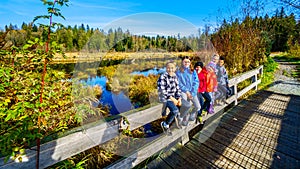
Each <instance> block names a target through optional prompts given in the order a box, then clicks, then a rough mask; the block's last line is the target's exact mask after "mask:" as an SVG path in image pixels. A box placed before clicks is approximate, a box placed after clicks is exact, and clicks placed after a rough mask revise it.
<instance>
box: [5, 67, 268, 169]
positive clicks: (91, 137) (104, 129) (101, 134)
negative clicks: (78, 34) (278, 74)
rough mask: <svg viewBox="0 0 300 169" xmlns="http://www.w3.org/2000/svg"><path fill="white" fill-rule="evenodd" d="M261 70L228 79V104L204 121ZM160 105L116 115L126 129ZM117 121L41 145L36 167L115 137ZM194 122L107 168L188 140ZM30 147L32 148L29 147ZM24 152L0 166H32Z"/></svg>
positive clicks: (32, 156)
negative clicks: (23, 158)
mask: <svg viewBox="0 0 300 169" xmlns="http://www.w3.org/2000/svg"><path fill="white" fill-rule="evenodd" d="M262 72H263V66H260V67H258V68H256V69H254V70H251V71H248V72H246V73H243V74H241V75H238V76H236V77H234V78H232V79H230V80H229V85H230V87H233V89H234V95H232V96H231V97H229V98H228V99H227V101H226V102H227V103H228V104H224V105H222V106H217V107H216V108H215V111H216V112H217V113H215V114H214V115H208V116H206V119H205V120H206V121H207V122H209V121H212V120H213V119H214V118H215V117H216V115H217V114H219V113H221V112H222V110H223V109H224V108H225V107H226V106H228V105H230V104H231V103H233V104H234V105H237V104H238V99H239V98H240V97H241V96H242V95H244V94H245V93H247V92H248V91H250V90H251V89H255V90H257V86H258V84H259V83H261V79H260V78H261V77H262ZM247 79H251V80H252V83H251V84H250V85H248V86H247V87H245V88H244V89H242V90H240V91H238V84H239V83H241V82H243V81H244V80H247ZM161 108H162V105H161V104H158V105H155V106H153V107H150V108H149V109H145V110H142V111H138V112H125V113H122V114H120V115H119V116H122V117H125V118H126V119H127V120H128V121H129V123H130V130H134V129H136V128H138V127H141V126H143V125H145V124H148V123H151V122H153V121H155V120H157V119H160V118H161ZM120 120H121V119H120V118H116V119H114V120H110V121H100V122H97V123H95V124H93V125H92V126H91V127H89V128H84V130H83V129H82V128H81V129H78V131H75V132H73V133H71V134H69V135H67V136H64V137H61V138H58V139H56V140H53V141H50V142H47V143H45V144H42V145H41V153H40V157H39V158H40V161H41V162H40V168H45V167H48V166H51V165H53V164H55V163H58V162H60V161H62V160H65V159H67V158H68V157H71V156H73V155H76V154H79V153H80V152H83V151H85V150H87V149H90V148H92V147H94V146H97V145H100V144H103V143H105V142H107V141H109V140H111V139H113V138H115V137H117V136H119V135H120V132H119V126H120ZM198 125H199V124H195V123H193V124H191V125H189V126H187V127H186V128H184V129H175V130H174V131H173V135H172V136H166V135H160V136H159V137H156V138H154V139H149V140H150V142H146V143H145V145H144V146H142V147H141V148H138V149H137V150H136V151H134V152H132V153H129V154H127V155H126V157H124V158H122V159H120V160H119V161H117V162H115V163H113V164H111V165H110V166H108V167H107V168H122V169H123V168H132V167H134V166H137V165H138V164H139V163H141V162H143V161H144V160H146V159H147V158H149V157H151V156H152V155H154V154H156V153H158V152H159V151H161V150H162V149H164V148H165V147H167V146H169V145H170V144H172V143H174V142H181V143H182V144H185V143H187V142H188V141H189V132H190V131H191V130H193V129H194V128H195V127H197V126H198ZM34 148H35V147H33V148H32V149H34ZM26 155H27V157H28V161H27V162H22V163H16V162H14V161H12V160H9V161H8V162H6V163H5V162H4V158H1V160H0V168H6V169H9V168H35V160H36V152H35V151H34V150H26Z"/></svg>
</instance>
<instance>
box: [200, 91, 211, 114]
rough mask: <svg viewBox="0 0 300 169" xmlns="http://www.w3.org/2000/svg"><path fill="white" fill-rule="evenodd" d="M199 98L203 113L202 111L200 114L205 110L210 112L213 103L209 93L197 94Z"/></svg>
mask: <svg viewBox="0 0 300 169" xmlns="http://www.w3.org/2000/svg"><path fill="white" fill-rule="evenodd" d="M197 96H198V99H199V102H200V105H201V111H200V113H201V112H202V111H203V110H206V111H208V108H209V104H210V102H211V97H210V95H209V93H208V92H204V93H197Z"/></svg>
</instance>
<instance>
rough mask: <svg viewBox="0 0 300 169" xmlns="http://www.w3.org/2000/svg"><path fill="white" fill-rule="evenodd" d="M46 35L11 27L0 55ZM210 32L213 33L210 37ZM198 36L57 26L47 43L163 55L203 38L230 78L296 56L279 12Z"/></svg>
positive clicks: (296, 37) (296, 35)
mask: <svg viewBox="0 0 300 169" xmlns="http://www.w3.org/2000/svg"><path fill="white" fill-rule="evenodd" d="M46 32H47V29H44V28H43V26H40V25H39V26H38V25H36V24H26V23H23V24H22V26H21V28H18V27H17V26H16V25H15V26H14V25H12V24H10V25H9V26H5V30H2V31H0V49H3V50H10V49H11V47H12V46H15V47H22V46H23V45H24V44H26V43H27V41H28V40H33V39H35V38H43V39H46V38H47V33H46ZM209 32H213V33H209ZM200 33H201V31H200V30H199V36H189V37H180V34H178V35H177V36H167V37H165V36H159V35H157V36H154V37H149V36H144V35H140V36H138V35H132V34H131V33H130V32H129V30H125V31H124V30H122V29H121V28H118V29H115V30H113V29H109V30H108V32H104V31H103V30H101V29H99V28H96V29H94V28H90V27H89V26H88V25H84V24H82V25H80V26H77V25H75V26H74V27H71V26H67V27H65V26H61V27H59V28H57V29H56V30H52V33H51V35H52V40H53V41H56V42H58V44H60V45H61V46H62V48H63V50H64V51H65V52H76V51H80V50H82V49H84V48H85V49H87V50H90V51H95V52H105V51H116V52H137V51H147V50H157V51H159V50H162V51H168V52H183V51H193V50H194V51H195V50H197V49H201V48H203V46H201V45H204V44H203V43H202V44H201V42H202V41H204V40H205V39H206V38H207V37H209V39H210V41H211V42H212V43H213V45H214V47H215V49H216V50H217V52H218V53H219V54H220V55H223V56H225V58H226V63H227V65H228V67H229V72H230V73H231V74H236V73H239V72H243V71H247V70H249V69H251V68H253V67H257V66H258V65H259V64H262V63H263V62H264V61H265V60H266V56H268V55H269V54H270V53H271V52H277V51H281V52H290V53H292V54H293V55H295V56H299V50H300V49H299V48H300V47H299V42H300V22H299V21H297V20H296V19H295V16H294V14H290V15H286V14H285V12H284V8H281V10H280V11H277V12H276V13H275V15H274V16H272V17H270V16H268V15H265V16H264V17H255V18H251V17H249V16H248V17H245V19H244V20H242V21H240V20H238V19H236V20H235V21H233V22H227V21H225V20H224V22H223V23H222V24H221V26H220V27H219V28H217V29H216V30H213V31H212V30H210V28H209V27H207V26H206V30H205V31H204V32H202V33H201V34H200Z"/></svg>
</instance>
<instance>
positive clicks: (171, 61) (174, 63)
mask: <svg viewBox="0 0 300 169" xmlns="http://www.w3.org/2000/svg"><path fill="white" fill-rule="evenodd" d="M169 64H173V65H174V66H175V67H176V62H174V61H173V60H170V61H168V62H167V63H166V67H167V66H168V65H169Z"/></svg>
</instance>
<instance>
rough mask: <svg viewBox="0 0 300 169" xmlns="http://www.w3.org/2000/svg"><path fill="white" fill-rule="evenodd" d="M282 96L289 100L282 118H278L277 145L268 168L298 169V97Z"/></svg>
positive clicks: (299, 158) (299, 140)
mask: <svg viewBox="0 0 300 169" xmlns="http://www.w3.org/2000/svg"><path fill="white" fill-rule="evenodd" d="M298 90H299V89H298ZM282 95H283V96H285V97H287V98H289V101H288V104H287V106H286V109H285V110H284V113H283V116H282V117H280V119H281V128H280V131H279V135H278V139H277V142H278V144H277V146H276V148H275V150H276V153H275V154H274V155H273V159H274V160H273V162H272V165H271V167H270V168H300V148H299V143H300V138H299V135H300V121H299V119H300V104H299V103H300V96H299V95H284V94H282ZM287 159H289V160H287ZM290 159H293V160H290Z"/></svg>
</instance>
